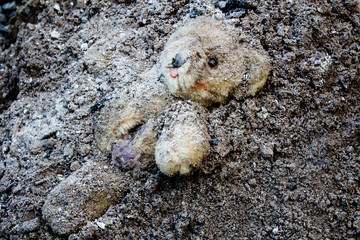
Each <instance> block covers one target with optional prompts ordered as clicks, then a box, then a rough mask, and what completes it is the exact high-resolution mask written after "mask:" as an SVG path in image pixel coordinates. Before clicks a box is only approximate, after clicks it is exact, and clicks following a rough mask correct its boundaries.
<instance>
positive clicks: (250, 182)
mask: <svg viewBox="0 0 360 240" xmlns="http://www.w3.org/2000/svg"><path fill="white" fill-rule="evenodd" d="M249 185H250V186H251V187H254V186H256V179H255V178H252V179H250V180H249Z"/></svg>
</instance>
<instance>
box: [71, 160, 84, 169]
mask: <svg viewBox="0 0 360 240" xmlns="http://www.w3.org/2000/svg"><path fill="white" fill-rule="evenodd" d="M79 168H81V164H80V163H79V161H75V162H72V163H71V164H70V170H71V171H73V172H74V171H76V170H78V169H79Z"/></svg>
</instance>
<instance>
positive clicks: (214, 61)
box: [208, 58, 218, 69]
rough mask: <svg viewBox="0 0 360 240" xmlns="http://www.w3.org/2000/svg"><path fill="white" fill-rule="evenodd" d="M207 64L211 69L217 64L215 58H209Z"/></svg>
mask: <svg viewBox="0 0 360 240" xmlns="http://www.w3.org/2000/svg"><path fill="white" fill-rule="evenodd" d="M208 65H209V67H210V68H211V69H215V68H216V67H217V65H218V61H217V60H216V58H210V59H209V61H208Z"/></svg>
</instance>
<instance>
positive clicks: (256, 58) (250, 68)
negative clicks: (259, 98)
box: [234, 48, 271, 99]
mask: <svg viewBox="0 0 360 240" xmlns="http://www.w3.org/2000/svg"><path fill="white" fill-rule="evenodd" d="M240 51H241V53H239V55H240V56H242V58H243V59H242V61H243V65H244V68H245V69H246V70H245V73H244V76H243V79H242V81H240V83H239V85H238V86H237V87H236V89H235V91H234V96H235V97H236V98H237V99H243V98H244V97H247V96H253V95H254V94H255V93H256V92H257V91H258V90H259V89H260V88H261V87H262V86H264V84H265V82H266V79H267V77H268V75H269V72H270V69H271V65H270V60H269V57H268V56H267V55H266V53H263V52H259V51H257V50H252V49H245V48H242V49H240Z"/></svg>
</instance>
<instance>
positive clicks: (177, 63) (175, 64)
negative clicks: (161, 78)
mask: <svg viewBox="0 0 360 240" xmlns="http://www.w3.org/2000/svg"><path fill="white" fill-rule="evenodd" d="M185 62H186V59H184V58H183V57H182V56H181V55H180V54H178V53H177V54H176V55H175V57H174V58H173V59H172V62H171V65H172V66H173V67H174V68H179V67H181V65H183V64H184V63H185Z"/></svg>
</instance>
